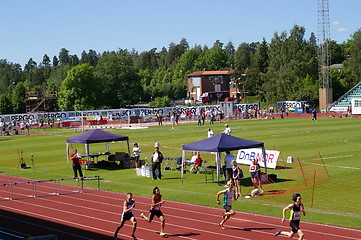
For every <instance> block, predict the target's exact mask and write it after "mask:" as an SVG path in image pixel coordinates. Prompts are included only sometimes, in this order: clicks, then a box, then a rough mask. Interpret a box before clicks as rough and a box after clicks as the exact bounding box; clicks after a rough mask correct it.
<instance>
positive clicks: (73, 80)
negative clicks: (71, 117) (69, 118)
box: [58, 64, 100, 111]
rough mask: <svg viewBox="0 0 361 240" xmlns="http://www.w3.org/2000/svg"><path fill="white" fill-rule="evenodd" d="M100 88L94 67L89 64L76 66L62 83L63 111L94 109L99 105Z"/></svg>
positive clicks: (60, 97)
mask: <svg viewBox="0 0 361 240" xmlns="http://www.w3.org/2000/svg"><path fill="white" fill-rule="evenodd" d="M99 89H100V88H99V81H98V79H96V78H95V74H94V67H92V66H90V65H88V64H82V65H78V66H75V67H73V68H72V69H70V70H69V71H68V74H67V77H66V78H65V79H64V81H63V82H62V83H61V85H60V91H59V94H58V105H59V108H60V109H61V110H63V111H71V110H86V109H94V108H96V107H98V106H99V104H98V100H99V94H100V91H99Z"/></svg>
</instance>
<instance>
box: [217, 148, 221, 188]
mask: <svg viewBox="0 0 361 240" xmlns="http://www.w3.org/2000/svg"><path fill="white" fill-rule="evenodd" d="M220 161H221V153H220V152H217V154H216V165H217V181H218V186H219V185H220V181H221V168H220V165H221V163H220Z"/></svg>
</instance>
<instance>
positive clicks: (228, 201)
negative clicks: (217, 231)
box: [216, 180, 238, 229]
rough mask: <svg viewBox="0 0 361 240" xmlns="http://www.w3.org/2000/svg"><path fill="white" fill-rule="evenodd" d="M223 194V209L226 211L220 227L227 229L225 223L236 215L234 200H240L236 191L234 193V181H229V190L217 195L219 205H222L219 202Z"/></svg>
mask: <svg viewBox="0 0 361 240" xmlns="http://www.w3.org/2000/svg"><path fill="white" fill-rule="evenodd" d="M222 194H223V208H224V209H225V210H226V211H225V212H224V213H223V216H222V221H221V222H220V223H219V226H220V227H221V228H222V229H226V228H225V227H224V223H225V222H226V221H227V220H228V219H229V218H230V217H231V216H232V215H234V214H236V212H235V211H234V210H233V209H232V198H234V200H237V199H238V195H237V194H236V191H234V189H233V183H232V180H229V181H228V182H227V189H225V190H223V191H219V192H218V193H217V198H216V201H217V204H220V201H219V196H220V195H222Z"/></svg>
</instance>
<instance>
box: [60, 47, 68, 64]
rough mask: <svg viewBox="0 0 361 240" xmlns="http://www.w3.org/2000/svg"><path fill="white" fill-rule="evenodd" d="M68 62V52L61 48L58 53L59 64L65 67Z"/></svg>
mask: <svg viewBox="0 0 361 240" xmlns="http://www.w3.org/2000/svg"><path fill="white" fill-rule="evenodd" d="M69 62H70V56H69V51H68V50H66V49H65V48H62V49H61V50H60V52H59V63H60V64H62V65H66V64H68V63H69Z"/></svg>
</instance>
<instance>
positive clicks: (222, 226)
mask: <svg viewBox="0 0 361 240" xmlns="http://www.w3.org/2000/svg"><path fill="white" fill-rule="evenodd" d="M218 225H219V226H220V227H221V228H222V229H226V228H225V227H224V226H223V225H222V224H218Z"/></svg>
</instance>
